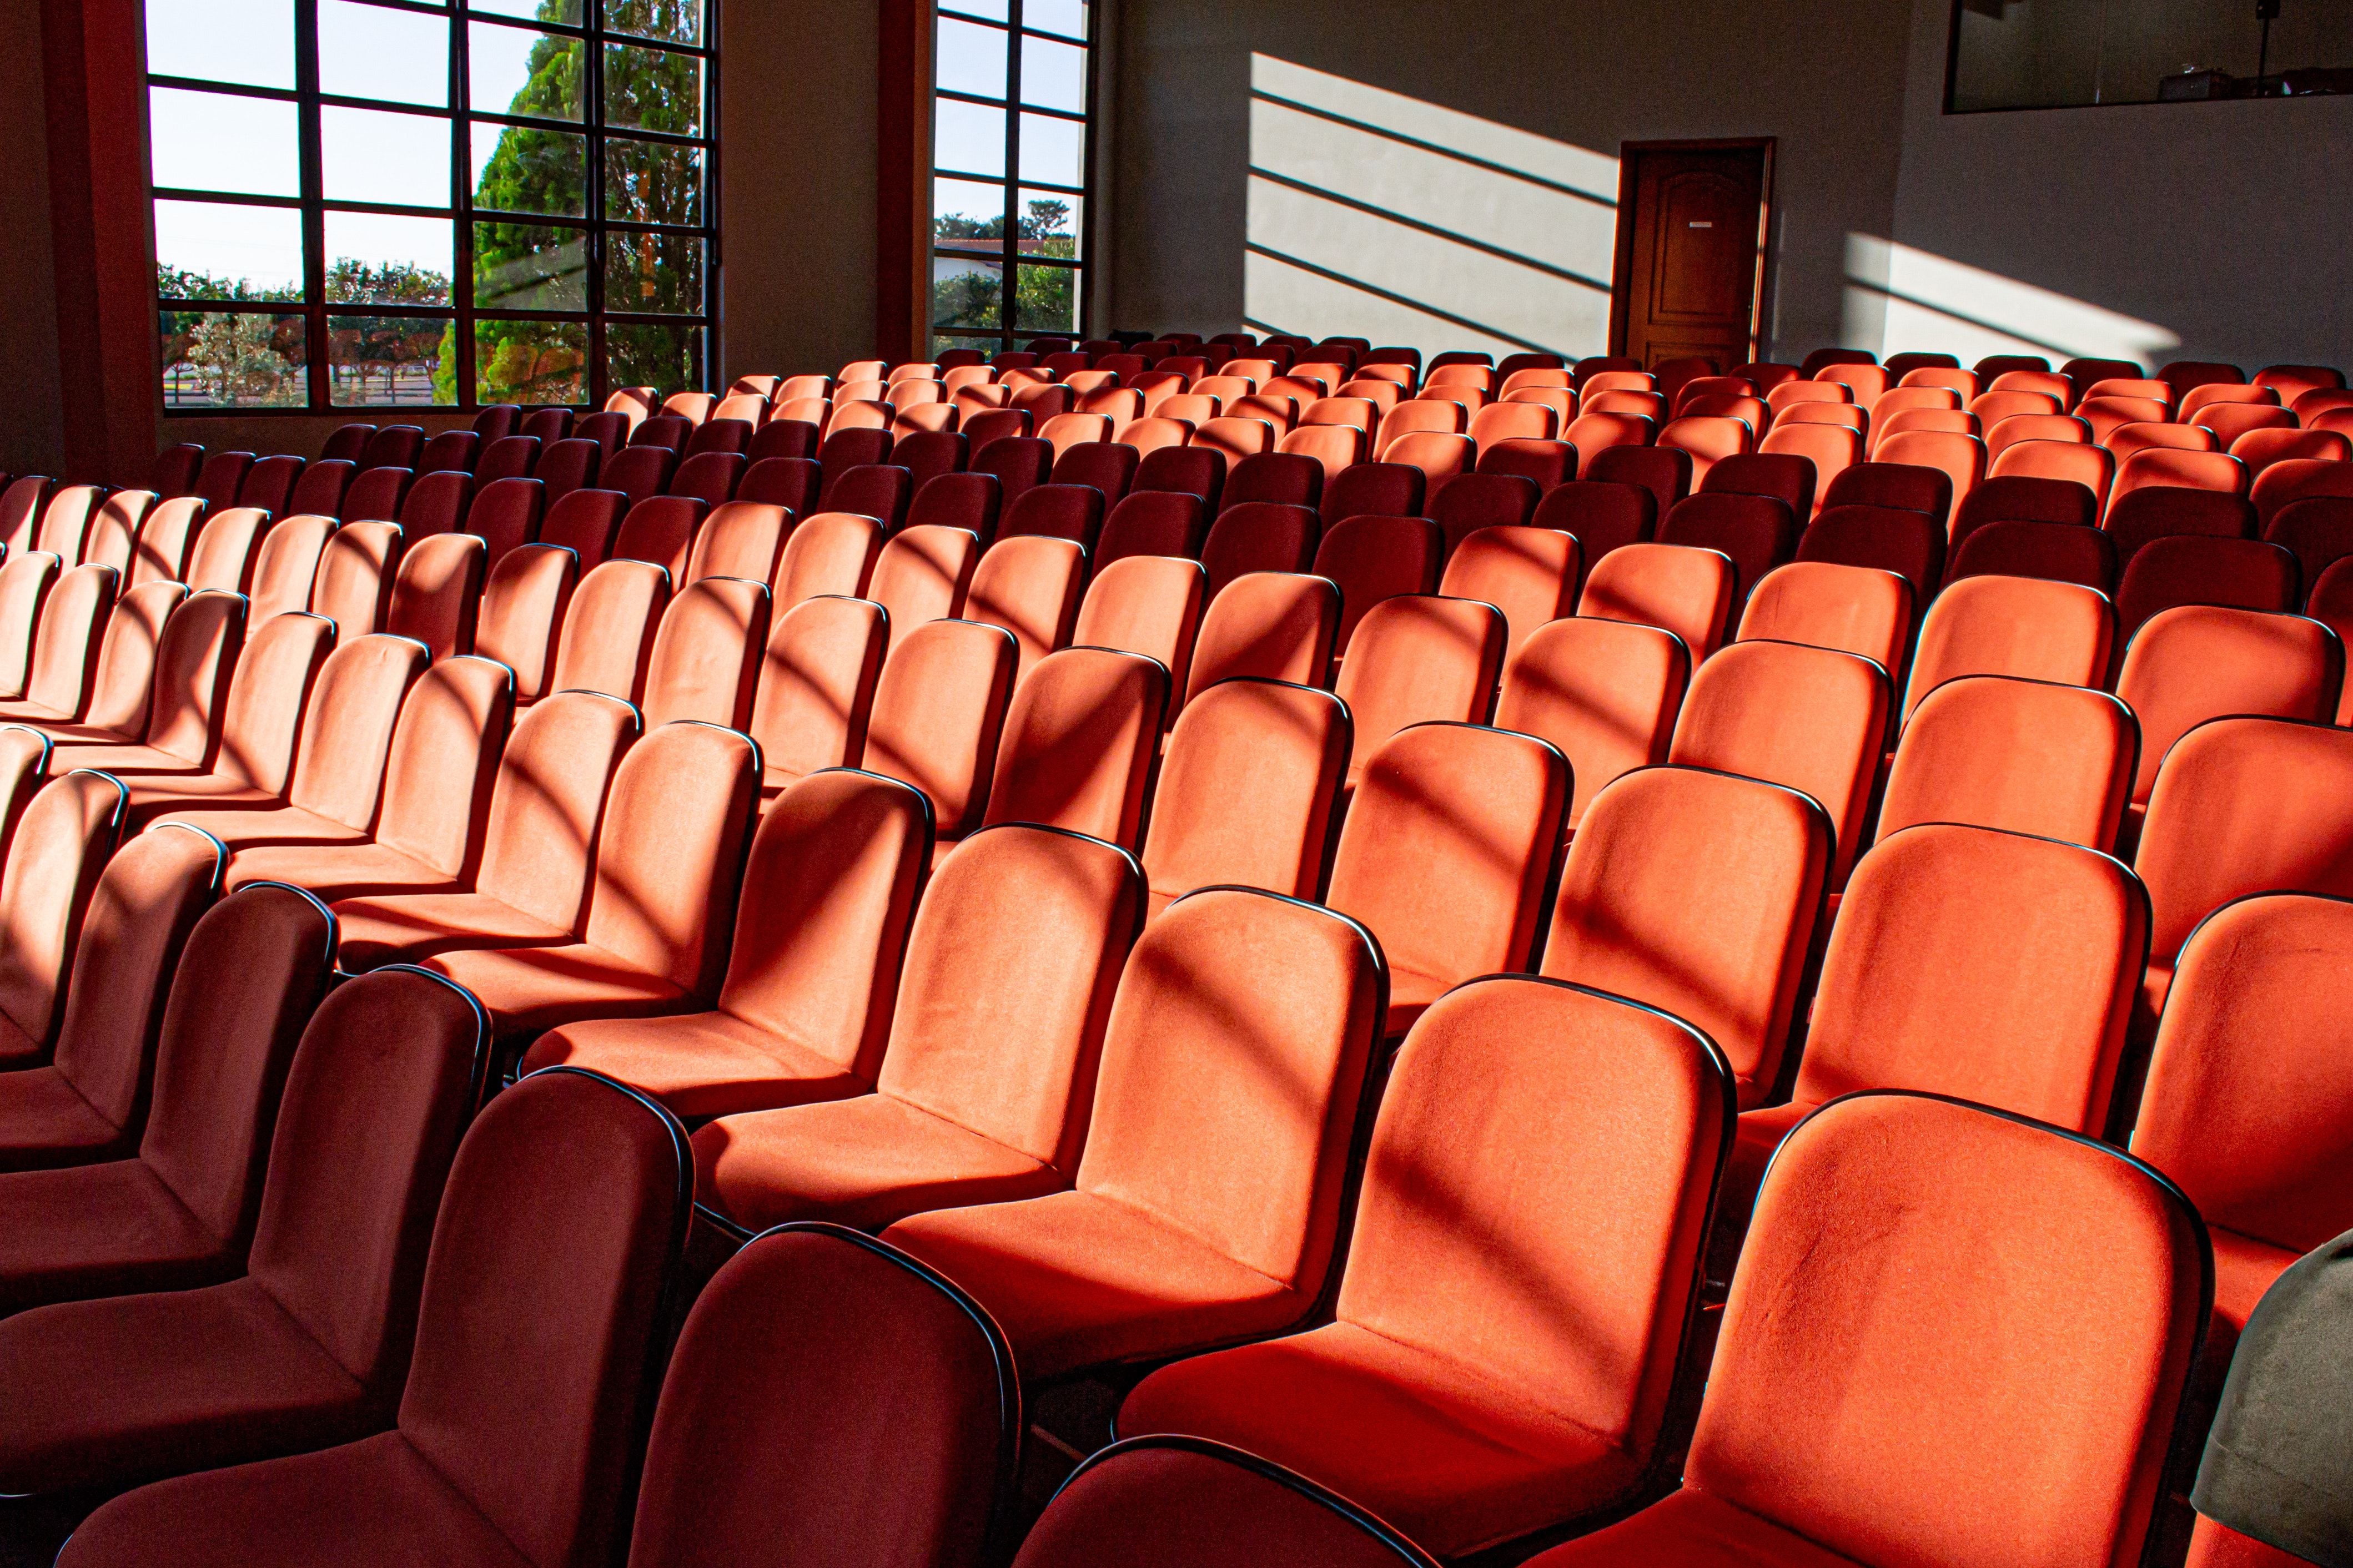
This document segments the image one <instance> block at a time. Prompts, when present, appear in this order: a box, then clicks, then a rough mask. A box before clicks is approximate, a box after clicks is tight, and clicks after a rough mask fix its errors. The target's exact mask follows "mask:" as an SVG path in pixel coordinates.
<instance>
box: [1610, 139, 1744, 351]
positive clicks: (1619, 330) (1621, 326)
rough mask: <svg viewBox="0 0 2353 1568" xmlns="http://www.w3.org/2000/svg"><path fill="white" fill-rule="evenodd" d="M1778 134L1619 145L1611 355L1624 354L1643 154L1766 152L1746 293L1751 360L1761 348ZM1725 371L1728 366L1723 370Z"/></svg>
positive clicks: (1632, 280) (1612, 286)
mask: <svg viewBox="0 0 2353 1568" xmlns="http://www.w3.org/2000/svg"><path fill="white" fill-rule="evenodd" d="M1779 142H1780V138H1779V137H1778V136H1720V137H1711V138H1703V139H1700V140H1696V141H1688V142H1620V143H1619V146H1618V244H1617V258H1616V260H1615V261H1614V262H1613V263H1612V265H1611V268H1610V273H1609V352H1610V353H1613V354H1622V353H1625V352H1626V325H1627V323H1626V294H1627V290H1628V289H1630V288H1632V287H1633V282H1634V226H1633V216H1634V195H1635V192H1636V190H1637V188H1638V187H1639V186H1640V184H1641V154H1643V153H1740V152H1761V153H1763V154H1764V160H1763V163H1764V168H1763V171H1762V177H1761V179H1760V180H1759V182H1758V184H1757V275H1756V277H1755V279H1753V280H1752V281H1751V282H1750V284H1749V289H1748V357H1749V359H1750V360H1752V361H1753V360H1755V359H1756V357H1757V354H1758V353H1760V352H1761V351H1762V348H1763V342H1764V340H1763V330H1764V323H1765V305H1766V300H1765V288H1766V281H1767V279H1768V278H1769V277H1770V276H1771V274H1770V273H1769V271H1768V270H1767V268H1766V265H1765V262H1766V258H1767V254H1768V252H1769V251H1770V249H1771V245H1772V238H1773V211H1774V209H1773V160H1774V156H1775V153H1776V152H1777V151H1778V144H1779ZM1725 368H1726V369H1727V370H1728V369H1730V367H1729V366H1726V367H1725Z"/></svg>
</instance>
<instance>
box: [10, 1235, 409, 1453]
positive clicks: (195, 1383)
mask: <svg viewBox="0 0 2353 1568" xmlns="http://www.w3.org/2000/svg"><path fill="white" fill-rule="evenodd" d="M0 1409H5V1410H6V1411H7V1412H8V1419H7V1420H6V1421H5V1423H0V1491H5V1492H52V1491H59V1490H63V1489H66V1488H69V1487H85V1486H101V1485H102V1486H121V1485H126V1484H129V1483H131V1482H134V1481H140V1480H145V1479H150V1478H152V1477H155V1476H173V1475H185V1473H187V1472H188V1471H190V1470H207V1469H214V1468H218V1467H219V1466H222V1465H237V1464H244V1463H246V1462H247V1461H248V1460H252V1459H261V1458H270V1457H271V1456H273V1455H278V1454H287V1453H299V1452H301V1451H303V1450H305V1449H311V1448H322V1447H327V1446H328V1445H330V1444H334V1443H347V1442H350V1441H351V1440H352V1439H353V1438H355V1437H361V1436H366V1435H367V1434H368V1433H369V1432H371V1431H375V1430H380V1429H382V1428H383V1427H385V1426H389V1425H390V1424H391V1419H392V1412H391V1410H390V1409H389V1408H378V1409H375V1410H370V1409H369V1408H368V1401H367V1398H366V1393H365V1390H364V1389H363V1388H362V1387H361V1385H360V1384H359V1383H358V1382H357V1381H356V1380H355V1379H353V1376H352V1375H351V1373H348V1372H345V1371H344V1370H343V1367H342V1366H341V1365H340V1364H338V1363H336V1361H335V1359H334V1357H332V1356H331V1355H329V1354H328V1353H327V1352H325V1351H324V1350H322V1348H320V1346H319V1343H318V1342H317V1341H315V1340H313V1339H312V1338H311V1336H310V1335H309V1334H307V1333H305V1332H304V1331H302V1329H301V1325H300V1324H298V1323H296V1322H295V1321H294V1320H293V1319H291V1318H290V1317H288V1316H287V1315H286V1312H285V1310H284V1309H283V1308H281V1307H280V1306H279V1305H278V1303H277V1302H276V1301H275V1300H272V1299H271V1298H270V1295H269V1292H268V1291H266V1290H264V1289H262V1288H261V1287H260V1286H259V1285H257V1284H256V1283H254V1282H253V1281H252V1280H251V1279H233V1280H231V1281H229V1282H228V1283H227V1284H226V1285H216V1286H214V1287H213V1288H212V1289H208V1290H175V1291H170V1292H166V1293H164V1294H161V1295H152V1296H123V1297H118V1298H115V1299H112V1300H103V1301H65V1302H60V1303H59V1304H58V1305H57V1306H54V1307H41V1308H37V1309H36V1310H32V1311H29V1312H20V1313H18V1314H17V1315H16V1316H15V1317H13V1318H10V1319H8V1320H6V1321H0Z"/></svg>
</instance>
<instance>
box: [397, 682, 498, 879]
mask: <svg viewBox="0 0 2353 1568" xmlns="http://www.w3.org/2000/svg"><path fill="white" fill-rule="evenodd" d="M513 716H514V675H513V672H512V671H511V670H509V669H508V668H507V667H506V666H505V665H502V664H499V663H496V662H494V661H492V660H491V659H487V658H445V659H443V660H441V661H440V662H439V663H438V664H436V665H434V666H433V667H432V668H429V669H427V671H426V672H425V673H424V675H422V676H421V677H419V678H418V679H417V684H416V685H414V686H412V687H410V688H409V689H408V695H407V697H406V699H405V700H403V701H402V703H401V705H400V721H399V722H398V723H397V724H396V725H395V726H394V728H393V731H392V744H391V747H390V749H389V750H388V751H387V752H386V753H385V772H384V816H383V820H382V821H381V822H380V823H379V824H378V825H377V827H376V833H375V839H376V842H377V843H379V844H382V845H384V846H385V847H387V848H392V849H396V850H398V851H400V853H402V854H404V855H406V856H407V857H408V858H410V859H412V860H415V861H417V862H418V863H419V864H421V865H425V866H429V867H431V868H433V869H434V870H436V871H439V872H441V873H442V874H443V875H445V876H447V877H448V878H450V879H452V880H455V881H458V882H460V883H465V884H471V883H472V881H473V880H474V876H475V873H476V872H477V871H478V870H479V869H480V866H481V858H482V835H483V832H484V830H485V827H486V825H487V823H488V820H489V817H490V809H491V788H492V786H493V785H494V784H496V783H497V782H498V774H499V763H500V758H501V753H502V752H504V751H505V749H506V742H507V729H508V726H509V724H510V723H511V722H512V719H513Z"/></svg>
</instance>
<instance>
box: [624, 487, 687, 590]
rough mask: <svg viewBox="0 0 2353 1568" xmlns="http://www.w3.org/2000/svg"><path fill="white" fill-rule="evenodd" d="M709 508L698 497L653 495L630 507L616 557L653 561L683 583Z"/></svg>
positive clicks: (674, 581) (677, 582) (671, 577)
mask: <svg viewBox="0 0 2353 1568" xmlns="http://www.w3.org/2000/svg"><path fill="white" fill-rule="evenodd" d="M708 510H710V508H709V507H708V506H706V505H705V504H704V503H703V501H702V500H701V498H699V497H695V496H654V497H652V498H650V499H649V500H641V501H639V502H638V503H637V504H636V505H634V506H632V507H630V508H629V511H628V516H627V517H625V518H623V519H622V520H621V531H620V532H619V533H618V534H617V535H616V536H615V537H614V540H613V556H614V558H615V559H616V560H629V561H650V562H652V563H654V564H655V565H657V566H659V567H660V568H661V569H662V570H664V571H665V572H668V573H669V574H670V581H671V582H673V583H676V584H681V586H683V584H684V583H685V579H686V558H687V555H688V553H689V552H691V551H692V550H693V548H694V535H695V531H696V530H697V529H699V528H701V527H702V517H703V513H705V512H706V511H708Z"/></svg>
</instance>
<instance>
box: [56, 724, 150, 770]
mask: <svg viewBox="0 0 2353 1568" xmlns="http://www.w3.org/2000/svg"><path fill="white" fill-rule="evenodd" d="M34 728H35V729H37V730H38V731H41V733H43V734H44V735H47V737H48V738H49V739H50V740H52V741H54V742H57V743H58V745H60V746H105V747H108V748H110V749H111V748H113V747H118V746H120V747H123V748H126V749H132V748H135V749H137V750H140V751H144V750H146V748H145V747H144V746H141V745H139V737H138V736H136V735H133V734H131V733H129V732H128V731H122V730H111V729H108V728H106V727H105V726H104V725H100V724H68V723H62V722H58V723H52V722H50V721H47V720H42V721H39V722H37V724H35V725H34ZM92 765H94V764H92V763H85V762H81V761H79V760H77V761H76V762H75V763H74V766H76V767H78V768H87V767H90V766H92Z"/></svg>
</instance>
